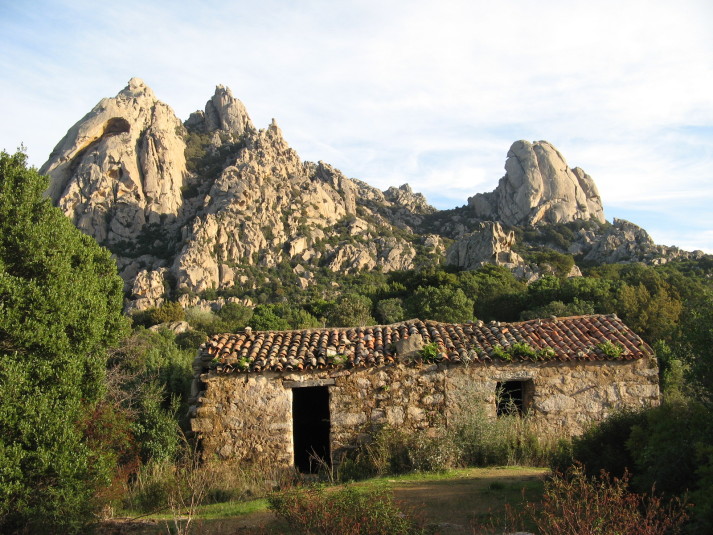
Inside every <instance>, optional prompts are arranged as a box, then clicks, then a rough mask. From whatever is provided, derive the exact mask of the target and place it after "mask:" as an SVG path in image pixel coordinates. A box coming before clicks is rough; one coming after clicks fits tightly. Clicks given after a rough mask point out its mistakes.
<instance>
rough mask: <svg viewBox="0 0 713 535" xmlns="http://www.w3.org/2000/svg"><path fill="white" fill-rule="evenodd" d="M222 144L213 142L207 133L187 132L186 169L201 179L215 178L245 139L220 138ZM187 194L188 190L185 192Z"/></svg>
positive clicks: (240, 148) (243, 144)
mask: <svg viewBox="0 0 713 535" xmlns="http://www.w3.org/2000/svg"><path fill="white" fill-rule="evenodd" d="M221 141H222V142H223V144H222V145H220V146H218V147H216V146H215V145H214V144H213V135H212V134H209V133H200V132H188V133H187V135H186V150H185V156H186V169H188V170H189V171H190V172H192V173H195V174H196V175H198V176H200V177H201V178H203V179H215V178H217V177H218V175H219V174H220V172H221V171H222V170H223V169H224V168H225V165H226V162H227V161H228V160H229V159H230V158H231V157H233V158H234V157H235V156H237V154H238V153H239V152H240V151H241V150H242V149H243V148H244V147H245V140H244V139H239V140H237V141H233V140H231V139H229V138H225V139H222V140H221ZM185 195H186V196H188V195H189V194H188V192H186V193H185Z"/></svg>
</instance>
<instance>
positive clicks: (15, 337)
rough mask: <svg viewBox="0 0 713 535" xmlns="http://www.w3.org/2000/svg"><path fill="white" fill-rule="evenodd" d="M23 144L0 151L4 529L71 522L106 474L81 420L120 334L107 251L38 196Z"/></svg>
mask: <svg viewBox="0 0 713 535" xmlns="http://www.w3.org/2000/svg"><path fill="white" fill-rule="evenodd" d="M47 184H48V182H47V179H46V177H42V176H40V175H39V174H38V173H37V172H36V171H35V170H34V169H30V168H27V165H26V156H25V154H23V153H22V152H18V153H16V154H14V155H9V154H7V153H5V152H1V153H0V396H2V399H1V400H0V531H3V532H4V533H12V532H14V531H18V530H20V529H29V530H30V531H32V532H45V531H55V532H59V531H61V532H72V531H77V530H79V529H80V528H81V525H82V524H83V522H85V521H86V520H87V519H88V518H89V517H90V515H91V512H92V503H91V498H92V496H93V494H94V491H95V489H96V488H97V487H100V486H102V485H104V484H107V483H108V475H109V470H110V466H109V462H110V459H109V458H108V456H106V455H105V454H103V453H102V452H101V451H94V450H92V449H91V448H90V447H89V446H88V444H89V443H90V442H91V441H86V440H83V432H84V431H85V430H84V429H83V428H82V424H81V422H83V421H86V417H87V416H88V415H89V414H91V413H92V411H93V409H94V407H95V406H96V405H97V403H98V401H99V400H100V399H101V397H102V393H103V389H104V378H105V375H104V374H105V364H106V357H105V348H106V347H107V346H109V345H112V344H114V343H116V342H117V341H118V340H119V338H120V337H121V335H122V334H123V333H124V330H125V327H126V321H125V318H124V317H123V315H122V313H121V310H122V299H123V283H122V281H121V279H120V278H119V276H118V275H117V269H116V264H115V263H114V261H113V260H112V259H111V257H110V255H109V252H108V251H107V250H106V249H103V248H102V247H100V246H99V245H97V243H96V242H95V241H94V240H93V239H92V238H90V237H89V236H86V235H84V234H82V233H81V232H80V231H79V230H77V229H76V228H75V227H74V226H73V225H72V223H71V222H70V221H69V219H67V218H66V217H65V216H64V214H63V213H62V212H61V211H60V210H59V209H58V208H55V207H53V206H52V205H51V204H50V202H49V200H47V199H45V198H44V197H43V195H42V194H43V191H44V190H45V189H46V188H47Z"/></svg>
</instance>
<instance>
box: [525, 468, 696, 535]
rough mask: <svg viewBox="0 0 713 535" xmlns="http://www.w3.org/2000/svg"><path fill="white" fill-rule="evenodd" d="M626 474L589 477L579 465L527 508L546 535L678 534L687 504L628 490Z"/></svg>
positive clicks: (551, 483) (554, 481)
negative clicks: (666, 501) (539, 499)
mask: <svg viewBox="0 0 713 535" xmlns="http://www.w3.org/2000/svg"><path fill="white" fill-rule="evenodd" d="M628 478H629V475H628V473H624V476H623V477H622V478H612V477H611V476H610V475H609V474H607V473H606V472H602V473H601V475H600V476H599V477H592V478H590V477H588V476H587V475H586V474H585V471H584V469H583V468H582V466H581V465H576V466H573V467H572V468H571V469H570V470H569V471H568V472H567V473H566V474H565V475H557V476H555V477H553V478H552V479H551V480H550V481H548V482H546V483H545V492H544V494H543V497H542V502H541V503H537V504H532V503H531V504H528V506H527V507H526V511H527V514H528V516H530V517H531V518H532V520H533V521H534V523H535V525H536V526H537V528H538V529H539V531H540V533H547V534H548V535H602V534H610V533H611V534H617V535H667V534H668V535H671V534H675V533H680V531H681V526H682V525H683V523H684V522H685V521H686V518H687V513H686V506H685V505H684V504H683V503H682V502H681V501H679V500H677V499H676V500H673V501H671V502H669V503H665V502H664V501H663V500H662V499H661V498H658V497H655V496H646V495H641V494H635V493H632V492H629V490H628V481H629V479H628Z"/></svg>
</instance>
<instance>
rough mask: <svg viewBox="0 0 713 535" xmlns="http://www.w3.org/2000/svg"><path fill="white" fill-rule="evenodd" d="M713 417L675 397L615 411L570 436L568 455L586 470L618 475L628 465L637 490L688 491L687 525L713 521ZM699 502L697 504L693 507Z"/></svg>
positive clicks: (671, 493) (699, 406)
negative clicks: (689, 516)
mask: <svg viewBox="0 0 713 535" xmlns="http://www.w3.org/2000/svg"><path fill="white" fill-rule="evenodd" d="M711 443H713V418H711V413H710V409H709V408H708V407H706V406H705V405H704V404H702V403H699V402H695V401H686V400H681V399H677V400H675V401H673V402H666V403H664V404H662V405H661V406H659V407H653V408H650V409H645V410H641V411H638V412H622V413H617V414H614V415H612V416H610V417H609V418H607V419H606V420H604V421H603V422H601V423H600V424H599V425H596V426H593V427H592V428H591V429H589V430H588V431H587V432H586V433H585V434H584V435H582V436H581V437H578V438H575V439H574V441H573V458H574V459H575V460H577V461H579V462H581V463H583V464H584V465H585V466H586V469H587V472H588V473H589V474H592V475H595V474H597V473H598V471H599V470H606V471H607V472H609V473H611V474H612V475H614V476H617V477H620V476H623V475H624V474H625V472H626V471H627V470H628V471H629V472H630V473H631V474H632V478H631V485H632V486H633V488H634V489H635V490H637V491H639V492H646V491H648V490H650V489H651V488H652V487H653V486H655V488H656V490H657V491H658V492H662V493H664V494H665V495H667V496H669V497H675V496H678V497H684V496H686V494H689V493H690V494H691V496H693V497H695V499H692V502H693V503H694V504H695V505H696V507H694V508H693V520H692V522H693V525H694V526H706V529H702V530H701V531H695V530H694V531H692V533H703V532H707V531H708V527H710V526H711V525H713V517H712V516H711V511H712V510H713V503H712V502H711V493H710V481H711V477H710V474H711V473H713V469H711V464H710V462H711V456H710V452H709V446H710V444H711ZM699 503H700V505H701V507H700V509H699V508H698V507H697V506H698V505H699Z"/></svg>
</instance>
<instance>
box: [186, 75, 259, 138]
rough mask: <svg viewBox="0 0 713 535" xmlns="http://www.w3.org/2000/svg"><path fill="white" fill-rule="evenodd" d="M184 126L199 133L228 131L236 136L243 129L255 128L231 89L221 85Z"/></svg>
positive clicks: (240, 133) (243, 106)
mask: <svg viewBox="0 0 713 535" xmlns="http://www.w3.org/2000/svg"><path fill="white" fill-rule="evenodd" d="M186 128H188V129H189V130H194V131H197V132H201V133H210V132H216V131H222V132H228V133H231V134H234V135H235V136H236V137H237V136H240V135H242V134H243V133H244V132H245V131H248V130H255V126H254V125H253V123H252V121H251V120H250V116H249V115H248V112H247V109H246V108H245V105H244V104H243V103H242V102H241V101H240V100H238V99H237V98H235V97H233V93H232V91H231V90H230V89H229V88H227V87H224V86H222V85H217V86H216V87H215V93H214V94H213V96H212V97H211V99H210V100H209V101H208V102H206V105H205V111H201V110H199V111H196V112H194V113H192V114H191V116H190V117H189V118H188V120H187V121H186Z"/></svg>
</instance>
